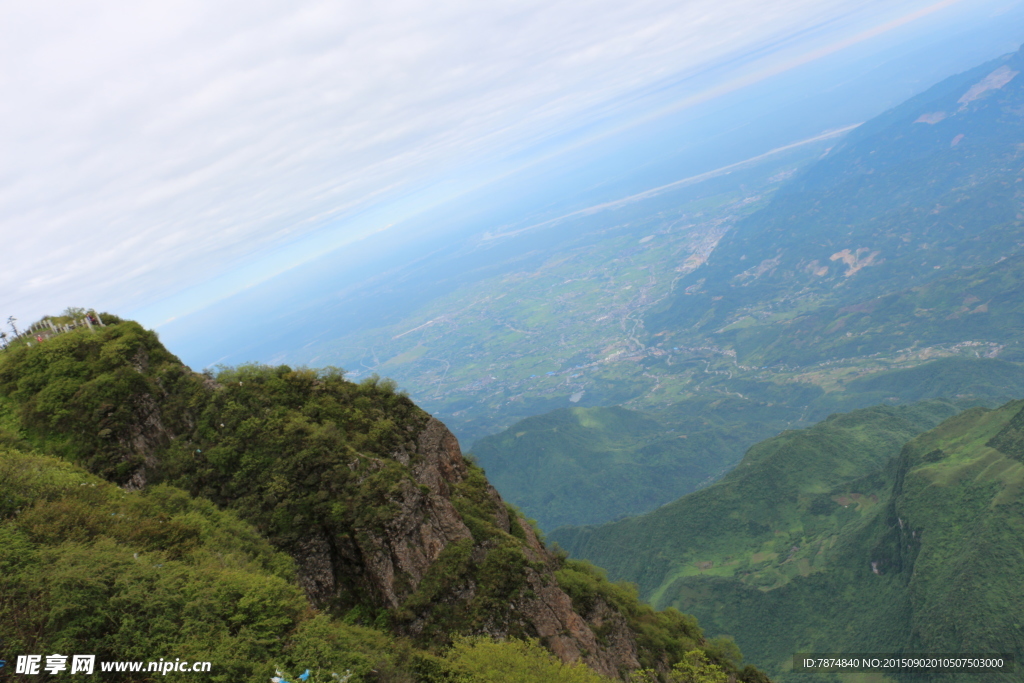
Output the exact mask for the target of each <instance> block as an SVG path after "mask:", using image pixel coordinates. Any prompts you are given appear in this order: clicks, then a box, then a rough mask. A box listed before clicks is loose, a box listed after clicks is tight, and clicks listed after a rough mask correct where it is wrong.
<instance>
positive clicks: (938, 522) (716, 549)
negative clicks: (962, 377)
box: [552, 401, 1024, 681]
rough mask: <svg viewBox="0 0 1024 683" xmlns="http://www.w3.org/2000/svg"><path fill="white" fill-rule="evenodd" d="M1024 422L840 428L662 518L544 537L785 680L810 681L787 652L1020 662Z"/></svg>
mask: <svg viewBox="0 0 1024 683" xmlns="http://www.w3.org/2000/svg"><path fill="white" fill-rule="evenodd" d="M1022 411H1024V403H1022V402H1020V401H1014V402H1010V403H1008V404H1006V405H1005V406H1003V407H1002V408H999V409H997V410H986V409H983V408H975V409H971V410H968V411H965V412H963V413H961V414H959V415H956V416H955V417H950V418H949V419H947V420H945V421H943V422H942V423H941V424H939V425H938V426H937V427H935V428H934V429H931V430H929V431H927V432H925V433H923V434H920V435H919V436H917V437H916V438H913V439H911V438H910V437H911V436H912V435H913V434H914V433H915V432H918V431H921V430H922V429H924V428H926V427H928V426H930V425H934V424H936V423H937V422H938V421H939V420H940V419H941V418H942V417H944V416H947V415H950V414H951V413H953V412H955V410H954V409H953V407H952V406H950V405H949V404H948V403H945V402H941V401H929V402H925V403H922V404H917V405H913V406H907V407H899V408H889V407H879V408H871V409H866V410H860V411H857V412H854V413H849V414H846V415H837V416H833V417H831V418H829V419H828V420H826V421H825V422H823V423H821V424H818V425H816V426H815V427H812V428H810V429H806V430H800V431H791V432H786V433H784V434H782V435H780V436H778V437H776V438H774V439H770V440H768V441H766V442H764V443H761V444H758V445H757V446H755V447H754V448H752V449H750V451H749V452H748V453H747V456H746V457H745V458H744V461H743V463H741V465H740V466H739V467H737V468H736V470H734V471H733V472H731V473H730V474H729V475H728V476H726V477H725V478H724V479H723V480H722V481H721V482H719V483H717V484H715V485H713V486H711V487H709V488H707V489H704V490H702V491H699V492H697V493H694V494H691V495H689V496H686V497H684V498H682V499H681V500H679V501H677V502H675V503H673V504H671V505H668V506H665V507H664V508H661V509H659V510H657V511H655V512H653V513H650V514H647V515H644V516H642V517H637V518H633V519H629V520H624V521H621V522H618V523H615V524H608V525H605V526H602V527H596V528H595V527H584V528H565V529H561V530H558V531H556V532H555V533H554V534H552V538H553V539H555V540H557V541H558V542H559V543H561V544H563V545H564V546H565V547H566V548H568V549H569V550H570V551H571V553H572V554H573V555H574V556H578V557H586V558H589V559H592V560H593V561H595V562H601V563H604V564H605V565H606V566H608V567H609V568H610V573H611V575H612V576H613V577H615V578H620V579H621V578H625V579H628V580H633V581H637V582H638V583H640V585H641V587H642V595H643V597H645V598H646V599H649V600H651V601H652V602H653V603H655V604H656V605H661V606H668V605H672V606H676V607H679V608H681V609H686V610H687V611H690V612H693V613H694V614H696V615H697V616H698V618H700V620H701V623H702V624H704V625H705V627H706V628H708V629H709V631H711V632H713V633H715V634H723V633H728V634H730V635H733V636H735V637H736V640H737V643H738V644H739V645H740V647H741V648H742V649H743V651H744V652H745V653H746V654H747V655H748V657H749V658H750V660H751V661H753V662H755V663H757V664H759V665H762V666H766V667H768V668H769V670H770V671H772V672H774V673H776V674H778V675H779V680H794V681H796V680H801V681H806V680H814V679H813V675H812V674H806V673H793V674H790V675H786V674H785V671H786V670H787V669H788V668H789V667H790V666H791V664H792V659H791V656H792V653H794V652H907V653H928V652H931V653H938V652H947V653H960V652H962V653H1014V654H1015V656H1016V657H1017V658H1018V660H1019V658H1020V656H1021V653H1022V652H1024V633H1022V632H1021V630H1020V628H1019V624H1020V623H1021V619H1022V618H1024V602H1022V601H1021V598H1020V595H1019V590H1018V586H1019V585H1020V582H1021V580H1022V579H1021V575H1020V567H1019V565H1020V563H1019V548H1020V547H1021V545H1022V544H1024V507H1022V505H1021V491H1020V486H1021V482H1022V481H1024V464H1022V463H1024V459H1022V457H1024V456H1022V453H1024V452H1022V451H1021V444H1022V443H1024V441H1022V437H1021V435H1022V434H1024V431H1022V429H1021V425H1022V424H1024V422H1022V420H1024V412H1022ZM905 441H906V442H907V443H906V444H905V445H903V442H905ZM641 539H642V541H641ZM987 675H988V676H990V678H987V679H986V680H1000V681H1002V680H1006V681H1010V680H1017V678H1015V677H1014V676H1015V675H1016V674H1012V675H1011V674H987ZM790 676H792V678H790ZM961 676H962V674H956V675H954V674H950V675H948V676H946V677H942V676H940V675H938V674H936V673H929V674H928V675H927V676H924V677H923V678H917V679H915V678H913V677H912V676H903V677H896V678H897V679H898V680H908V681H910V680H928V681H933V680H934V681H945V680H950V681H953V680H962V678H961ZM823 680H824V679H823ZM964 680H965V679H964ZM972 680H973V679H972Z"/></svg>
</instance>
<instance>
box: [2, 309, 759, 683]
mask: <svg viewBox="0 0 1024 683" xmlns="http://www.w3.org/2000/svg"><path fill="white" fill-rule="evenodd" d="M103 318H104V319H105V320H108V321H110V322H111V324H108V326H106V327H103V328H101V329H99V330H77V331H74V332H70V333H67V334H63V335H59V336H55V337H53V338H51V339H48V340H47V341H45V342H43V343H42V344H33V345H31V346H29V345H28V344H26V343H21V344H15V345H14V346H13V347H12V348H10V349H8V351H7V352H5V353H4V354H3V355H2V356H0V397H2V398H0V406H2V408H3V410H2V411H0V412H3V414H4V416H5V417H4V423H5V424H6V425H7V426H8V431H11V430H12V429H13V431H14V432H15V436H14V437H10V438H19V437H20V438H23V439H24V440H26V441H27V442H29V443H30V444H31V445H32V446H34V447H36V448H38V449H41V450H44V451H47V452H51V453H54V454H58V455H60V456H61V457H63V458H65V459H67V460H69V461H71V462H73V463H77V464H81V465H82V466H84V467H86V468H88V469H89V470H91V471H92V472H95V473H97V474H100V475H102V476H104V477H106V478H108V479H110V480H112V481H114V482H115V483H118V484H121V485H123V487H124V488H125V489H126V490H129V491H133V490H145V489H148V488H149V487H152V486H153V485H155V484H159V483H170V484H173V485H175V486H178V487H181V488H183V489H185V490H186V491H188V492H190V493H191V494H192V495H196V496H201V497H204V498H208V499H209V500H211V501H213V502H214V503H215V504H217V505H218V506H219V507H221V508H224V509H228V510H232V511H233V512H235V513H236V514H238V515H239V516H240V517H241V518H242V519H244V520H246V521H248V522H250V523H252V524H253V525H254V526H255V527H256V529H258V530H259V532H260V533H261V534H263V535H264V536H266V537H267V538H268V539H269V540H270V542H271V543H272V544H273V545H274V546H276V547H277V548H279V549H281V550H284V551H285V552H287V553H288V554H289V555H291V557H293V558H294V559H295V561H296V572H297V579H298V582H299V584H300V585H301V586H302V587H303V589H304V590H305V593H306V595H307V596H308V598H309V599H310V600H311V602H312V603H313V604H314V605H315V606H316V607H318V608H320V609H324V610H326V611H327V612H328V613H330V614H333V615H336V616H339V617H340V616H344V617H345V618H346V619H347V620H349V621H353V622H356V623H365V624H376V625H378V626H383V627H386V628H387V629H389V630H390V631H391V632H392V633H395V634H400V635H403V636H407V637H409V638H412V639H413V641H414V642H415V643H417V644H419V645H421V646H424V647H437V646H441V645H444V644H446V643H448V642H449V641H450V638H451V636H452V635H453V634H460V633H461V634H478V635H488V636H493V637H508V636H513V637H534V638H540V639H541V641H542V642H543V643H544V644H545V646H546V647H548V648H549V649H550V650H551V651H552V652H554V653H555V654H556V655H558V656H559V657H560V658H561V659H562V660H563V661H575V660H582V661H585V662H586V663H587V664H588V665H589V666H591V667H592V668H593V669H595V670H596V671H598V672H600V673H602V674H604V675H608V676H613V677H621V676H624V675H626V674H627V673H628V672H629V671H631V670H635V669H637V668H639V667H641V666H645V667H653V668H656V669H661V670H667V669H668V668H669V667H671V666H672V665H673V664H674V663H675V662H676V661H678V660H679V659H680V658H681V657H682V656H683V655H684V654H685V653H686V652H687V651H690V650H692V649H694V648H697V647H700V646H701V644H702V643H704V641H703V638H702V635H701V632H700V630H699V628H698V627H697V625H696V622H695V621H693V620H692V619H690V618H688V617H684V616H683V615H681V614H679V613H677V612H669V613H654V612H653V611H652V610H650V609H649V608H646V607H644V606H642V605H640V604H639V603H637V602H636V600H635V597H634V598H633V599H632V601H630V600H628V599H625V598H623V596H621V595H619V594H618V593H616V591H615V590H614V587H612V586H611V585H610V584H607V583H606V582H604V583H602V580H601V579H600V577H599V575H598V574H595V573H593V572H592V571H591V570H589V569H587V568H586V567H582V566H578V567H572V568H567V567H564V566H563V561H562V559H560V558H559V557H557V556H555V555H553V554H552V553H550V552H549V551H548V550H547V549H546V548H545V547H544V545H543V544H542V543H541V542H540V541H539V540H538V538H537V536H536V535H535V533H534V531H533V529H532V528H531V527H530V526H529V525H528V524H526V523H525V521H523V520H521V519H520V518H519V517H518V515H516V514H515V512H514V511H512V510H510V508H509V507H508V506H506V505H505V503H504V502H503V501H502V499H501V498H500V496H498V494H497V492H496V491H495V490H494V489H493V488H492V487H491V486H490V485H489V484H488V482H487V480H486V478H485V477H484V475H483V472H482V471H481V470H480V469H479V468H477V467H475V466H473V465H472V464H471V463H469V462H467V461H466V460H465V459H464V458H463V457H462V454H461V452H460V450H459V446H458V443H457V441H456V440H455V438H454V437H453V436H452V435H451V433H450V432H448V431H447V429H445V428H444V426H443V425H442V424H441V423H439V422H437V421H436V420H433V419H432V418H430V416H429V415H427V414H425V413H424V412H423V411H421V410H419V409H418V408H417V407H416V406H415V405H414V404H413V403H412V402H411V401H409V399H408V398H407V397H405V396H404V395H402V394H398V393H396V392H395V391H394V388H393V386H392V385H390V384H388V383H387V382H381V381H379V380H377V379H376V378H373V379H370V380H367V381H364V382H363V383H361V384H358V385H357V384H353V383H351V382H347V381H345V380H344V378H343V376H342V374H341V372H340V371H337V370H333V369H328V370H325V371H313V370H305V369H299V370H293V369H291V368H288V367H284V366H282V367H278V368H270V367H264V366H243V367H241V368H238V369H235V370H229V371H225V372H222V373H221V374H220V375H219V376H218V377H217V378H216V379H213V378H211V377H204V376H202V375H196V374H194V373H192V372H191V371H189V370H188V368H186V367H184V366H183V365H181V364H180V362H178V361H177V359H176V358H174V356H172V355H171V354H170V353H168V352H167V351H166V350H165V349H164V348H163V347H162V346H161V345H160V344H159V342H158V341H157V339H156V336H155V335H154V334H153V333H151V332H147V331H145V330H143V329H142V328H141V327H139V326H138V325H137V324H135V323H131V322H121V321H118V320H117V319H116V318H114V317H113V316H108V315H104V316H103ZM569 570H571V572H570V573H572V575H573V576H578V575H584V576H591V578H590V579H589V583H588V585H590V586H591V590H590V591H589V593H588V595H589V599H588V600H586V601H585V602H582V603H581V602H580V597H579V595H574V594H572V591H569V592H567V591H566V590H565V589H563V588H562V587H561V586H560V583H559V577H560V576H565V575H566V574H565V572H566V571H569ZM559 572H561V574H559ZM573 585H574V586H578V585H579V581H576V582H575V583H573ZM574 599H575V601H574ZM668 643H670V644H672V645H671V646H670V647H666V644H668ZM712 654H714V653H713V652H712ZM716 656H717V657H718V658H719V659H721V660H722V662H723V664H725V665H726V666H732V665H731V664H728V663H726V661H725V659H724V658H723V656H718V655H716ZM733 668H734V669H735V667H733ZM748 673H750V675H755V673H756V672H748Z"/></svg>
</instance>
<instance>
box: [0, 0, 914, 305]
mask: <svg viewBox="0 0 1024 683" xmlns="http://www.w3.org/2000/svg"><path fill="white" fill-rule="evenodd" d="M926 4H927V3H925V2H923V1H921V2H917V1H911V0H904V1H903V2H899V3H897V2H884V3H883V2H881V1H880V0H856V1H852V0H774V1H770V0H689V1H680V0H671V1H663V0H646V1H644V0H634V1H633V2H629V3H625V2H621V0H586V1H582V0H561V1H558V0H507V1H506V2H503V3H481V2H470V1H467V0H435V1H433V2H422V1H419V2H412V1H409V0H385V1H384V2H377V3H370V2H364V1H359V2H355V1H340V2H339V1H334V2H316V1H306V2H294V1H293V2H266V1H264V2H256V1H253V0H245V1H244V2H242V1H235V0H231V1H224V0H221V1H219V2H218V1H214V2H211V1H209V0H206V1H202V2H200V1H197V0H193V1H188V0H176V1H175V2H173V3H147V2H142V3H140V2H128V1H120V0H118V1H114V0H108V1H107V2H99V1H97V2H91V3H90V2H85V3H83V2H46V1H45V0H41V1H40V2H32V3H5V4H4V5H3V7H0V63H2V64H3V68H2V69H0V150H2V153H0V240H2V244H3V253H4V256H5V259H4V261H5V263H4V267H3V269H2V270H0V292H2V297H0V303H2V304H3V305H4V307H5V313H6V312H7V311H6V309H7V308H9V309H10V311H11V312H15V313H18V314H20V315H22V316H24V317H26V318H27V317H29V316H31V315H39V314H41V313H43V312H45V311H56V310H59V309H60V308H63V307H64V306H66V305H69V304H74V305H101V306H106V307H109V308H112V309H121V310H123V308H124V307H130V306H133V305H137V304H138V303H139V302H141V301H143V300H145V299H147V298H148V299H153V298H154V297H155V298H159V297H161V296H163V295H165V294H169V293H172V292H174V291H177V290H180V289H182V288H183V287H187V286H190V285H194V284H196V283H200V282H202V281H204V280H205V279H209V278H212V277H213V276H215V275H218V274H220V273H222V272H224V271H225V270H226V269H228V268H231V267H233V266H234V265H235V264H237V263H240V262H241V261H242V260H243V259H245V258H246V257H249V256H252V255H253V254H258V253H261V252H265V251H267V250H269V249H276V248H279V247H280V246H281V245H283V244H286V243H287V242H288V241H289V240H293V239H295V238H297V237H299V236H301V235H304V234H307V233H309V232H310V231H315V230H317V229H322V228H323V226H324V225H325V224H327V223H329V222H330V221H331V219H332V218H336V217H339V216H343V215H345V213H346V212H348V211H351V210H354V209H356V208H359V207H363V206H366V205H367V204H368V203H372V202H374V201H380V200H383V199H385V198H387V197H392V196H395V195H396V194H398V193H401V192H402V191H406V190H409V189H411V188H413V187H415V186H416V185H417V184H418V183H421V182H423V181H425V180H426V179H429V178H431V177H438V176H440V175H442V174H444V173H447V172H449V171H454V170H455V169H457V168H458V167H459V165H460V164H463V163H467V162H470V161H479V160H480V159H483V158H484V157H485V156H486V155H488V154H504V153H508V152H510V151H514V150H516V149H521V148H524V147H526V146H529V145H531V144H535V143H536V142H537V141H539V140H541V139H543V138H545V137H546V136H551V135H554V134H557V133H558V132H560V131H565V130H568V129H571V128H572V127H573V126H575V125H578V124H579V123H580V122H581V121H584V120H585V119H587V117H590V116H593V112H594V111H598V110H600V109H601V108H602V107H608V106H610V105H612V104H613V103H614V102H615V101H616V100H617V98H621V97H623V96H628V95H630V94H632V93H636V92H637V91H639V90H642V89H644V88H649V87H652V86H655V85H657V84H658V83H661V82H663V81H664V80H665V79H668V78H671V77H675V76H678V75H679V74H685V73H693V72H697V71H699V70H700V69H702V68H706V67H707V66H708V65H710V64H714V63H718V62H721V61H722V60H725V59H729V58H733V57H735V56H737V55H742V54H744V53H748V52H750V51H752V50H756V49H760V48H767V47H770V46H773V45H774V46H777V45H780V44H782V42H784V41H785V39H786V38H787V36H793V35H797V34H800V32H803V31H808V30H810V29H813V28H815V27H822V26H825V25H827V24H828V23H829V22H840V23H841V20H842V21H849V22H850V23H851V26H852V25H853V20H852V19H850V17H851V16H854V17H856V18H857V21H863V20H864V18H865V17H866V16H867V17H870V16H871V15H872V12H877V13H879V16H881V14H880V13H881V12H883V11H884V12H887V13H892V12H896V11H897V10H901V11H903V12H907V11H911V10H913V9H916V8H919V7H922V6H924V5H926ZM883 8H884V10H883ZM857 11H860V12H861V14H859V15H858V14H857ZM889 16H890V14H886V17H889Z"/></svg>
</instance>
